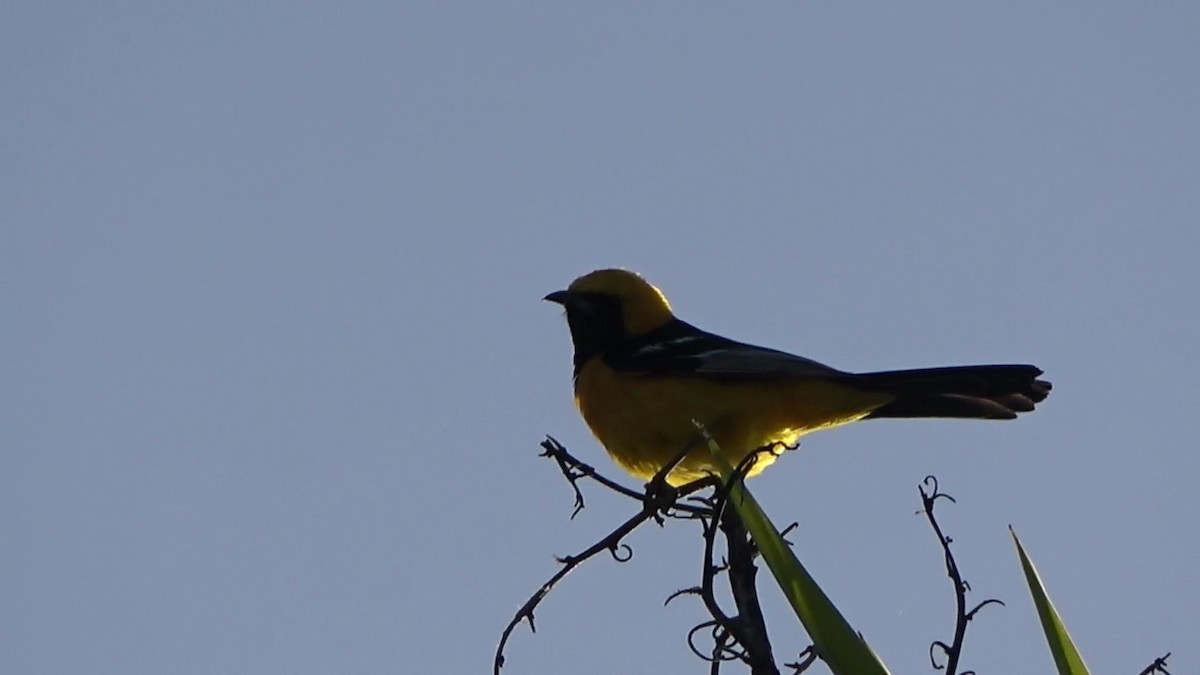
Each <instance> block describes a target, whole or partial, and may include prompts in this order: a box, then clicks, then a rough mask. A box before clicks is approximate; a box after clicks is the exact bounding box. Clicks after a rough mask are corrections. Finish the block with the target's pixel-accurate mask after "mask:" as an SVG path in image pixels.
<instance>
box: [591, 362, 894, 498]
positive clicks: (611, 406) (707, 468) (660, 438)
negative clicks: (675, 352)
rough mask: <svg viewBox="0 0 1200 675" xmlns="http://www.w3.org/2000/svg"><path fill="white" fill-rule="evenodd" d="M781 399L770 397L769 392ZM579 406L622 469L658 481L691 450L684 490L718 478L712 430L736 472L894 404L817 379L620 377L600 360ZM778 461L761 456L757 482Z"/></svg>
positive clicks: (674, 475) (676, 478) (677, 473)
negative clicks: (774, 450) (745, 462)
mask: <svg viewBox="0 0 1200 675" xmlns="http://www.w3.org/2000/svg"><path fill="white" fill-rule="evenodd" d="M768 391H769V392H771V394H773V395H766V396H765V395H764V392H768ZM575 392H576V396H575V402H576V404H577V405H578V406H579V411H580V413H582V415H583V418H584V420H586V421H587V424H588V426H589V427H591V429H592V433H594V434H595V435H596V438H597V439H598V440H599V441H600V443H601V444H603V445H604V447H605V449H607V450H608V454H609V455H610V456H611V457H612V458H613V461H615V462H616V463H617V464H618V465H619V466H620V467H621V468H622V469H624V470H625V471H627V472H629V473H630V474H632V475H633V476H635V477H637V478H639V479H641V480H650V479H651V478H652V477H653V476H654V475H655V474H656V473H657V472H658V471H659V469H661V468H662V467H663V466H664V465H665V464H666V463H667V462H669V461H671V460H672V459H673V458H674V457H676V456H677V455H678V454H679V453H680V452H682V451H683V449H684V448H685V447H686V446H694V449H693V450H692V451H690V452H689V453H688V455H687V457H686V458H684V460H683V461H682V462H681V463H680V464H679V465H678V466H676V467H675V469H674V471H672V472H671V475H670V477H669V479H668V482H670V483H671V484H673V485H682V484H684V483H687V482H689V481H692V480H696V479H698V478H703V477H704V476H706V475H708V474H709V473H711V472H712V470H713V467H712V463H711V458H710V456H709V450H708V448H707V447H706V445H705V444H704V443H702V442H700V441H701V437H700V434H699V431H698V430H697V428H696V425H695V423H694V422H693V420H694V421H695V422H699V423H700V424H702V425H703V426H704V428H705V429H706V430H707V431H708V433H709V434H711V435H712V437H713V439H714V440H715V441H716V442H717V444H718V445H719V446H720V447H721V450H722V452H724V453H725V456H726V458H727V459H728V460H729V462H730V463H731V464H733V465H735V466H736V465H737V464H738V463H739V462H740V461H742V459H744V458H745V457H746V456H747V455H749V454H750V453H751V452H753V451H754V450H756V449H758V448H761V447H763V446H767V445H771V444H781V445H793V444H794V443H795V442H796V440H797V439H798V438H800V436H801V435H803V434H806V433H808V432H810V431H816V430H818V429H825V428H828V427H834V426H838V425H842V424H848V423H850V422H854V421H857V420H860V419H862V418H863V417H865V416H866V415H868V414H869V413H870V412H871V411H872V410H874V409H875V408H878V407H879V406H881V405H883V404H884V403H887V402H888V401H890V400H892V396H891V395H889V394H880V393H873V392H864V391H860V390H857V389H853V388H850V387H846V386H843V385H839V384H835V383H832V382H829V381H825V380H818V379H815V378H791V379H788V380H774V381H742V382H721V381H715V380H710V379H705V378H700V377H653V376H628V375H623V376H621V377H617V376H615V375H614V373H613V372H612V371H611V370H610V369H609V368H607V367H604V365H603V363H602V362H601V361H600V360H599V359H593V360H592V361H591V362H589V363H588V364H586V365H585V366H584V367H583V369H582V370H581V371H580V373H579V378H578V379H577V381H576V386H575ZM773 461H775V455H773V454H771V453H765V452H764V453H759V455H758V459H757V460H756V462H755V464H754V466H753V467H752V468H751V469H750V472H749V473H750V475H754V474H756V473H758V472H760V471H762V470H763V469H764V468H766V467H767V466H768V465H769V464H771V463H772V462H773Z"/></svg>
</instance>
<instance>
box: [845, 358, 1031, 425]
mask: <svg viewBox="0 0 1200 675" xmlns="http://www.w3.org/2000/svg"><path fill="white" fill-rule="evenodd" d="M1041 374H1042V371H1041V369H1040V368H1037V367H1036V366H1030V365H998V366H952V367H948V368H922V369H918V370H889V371H884V372H878V373H861V374H856V375H852V376H851V379H850V384H852V385H853V386H855V387H858V388H860V389H865V390H869V391H878V392H884V393H888V394H892V395H894V396H895V397H896V399H895V400H894V401H891V402H890V403H887V404H884V405H883V406H880V407H879V408H877V409H875V410H874V411H873V412H872V413H871V414H870V415H868V416H867V417H868V418H873V417H961V418H970V419H1012V418H1014V417H1016V416H1017V413H1023V412H1029V411H1031V410H1033V409H1034V407H1035V406H1036V405H1037V403H1039V402H1040V401H1042V400H1044V399H1045V398H1046V397H1047V396H1048V395H1049V394H1050V389H1051V385H1050V383H1049V382H1047V381H1045V380H1039V379H1037V378H1038V376H1039V375H1041Z"/></svg>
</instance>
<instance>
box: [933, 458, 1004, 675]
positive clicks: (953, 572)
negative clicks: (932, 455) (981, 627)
mask: <svg viewBox="0 0 1200 675" xmlns="http://www.w3.org/2000/svg"><path fill="white" fill-rule="evenodd" d="M921 483H922V484H921V485H919V486H917V490H918V491H919V492H920V493H921V504H922V506H923V509H922V510H923V512H924V513H925V517H926V518H928V519H929V524H930V525H931V526H932V527H933V531H934V534H936V535H937V538H938V543H939V544H941V546H942V552H943V554H944V556H945V560H946V574H947V575H948V576H949V577H950V581H951V582H952V583H953V584H954V599H955V607H956V611H955V621H954V639H953V640H952V641H951V643H950V644H946V643H945V642H942V641H941V640H934V641H933V642H932V643H930V645H929V663H930V665H932V666H933V669H934V670H945V671H946V672H947V674H948V675H973V671H964V672H962V673H961V674H960V673H959V671H958V662H959V659H960V657H961V656H962V647H963V640H964V639H965V638H966V635H967V623H968V622H970V621H971V619H973V618H975V614H977V613H978V612H979V610H981V609H983V608H984V607H986V606H987V605H990V604H992V603H995V604H998V605H1003V604H1004V603H1003V602H1002V601H1000V600H997V599H995V598H990V599H988V600H984V601H983V602H981V603H979V604H978V605H975V606H974V607H972V608H971V609H970V610H968V609H967V593H968V592H969V591H970V590H971V585H970V584H968V583H967V582H966V581H965V580H963V578H962V574H961V573H959V571H958V562H957V561H955V560H954V554H953V553H952V552H951V551H950V544H952V543H953V542H954V540H953V539H952V538H950V537H948V536H946V535H945V534H944V533H943V532H942V527H941V525H940V524H938V521H937V517H936V516H934V514H933V507H934V505H935V504H936V503H937V500H939V499H946V500H949V501H950V502H954V501H955V499H954V498H953V497H951V496H950V495H948V494H945V493H943V492H941V491H940V490H939V489H938V481H937V478H936V477H934V476H926V477H925V480H923V481H921ZM926 487H929V491H928V492H926V491H925V488H926ZM935 649H937V650H941V652H942V655H943V656H945V657H946V663H945V665H942V664H939V663H938V661H937V655H936V654H935V653H934V650H935Z"/></svg>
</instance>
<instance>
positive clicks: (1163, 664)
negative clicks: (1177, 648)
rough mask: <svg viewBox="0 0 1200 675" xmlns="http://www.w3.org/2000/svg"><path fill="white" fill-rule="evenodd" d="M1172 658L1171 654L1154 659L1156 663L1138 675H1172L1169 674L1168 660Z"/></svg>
mask: <svg viewBox="0 0 1200 675" xmlns="http://www.w3.org/2000/svg"><path fill="white" fill-rule="evenodd" d="M1169 658H1171V652H1167V653H1166V654H1164V655H1162V656H1160V657H1158V658H1157V659H1154V663H1151V664H1150V665H1148V666H1146V669H1145V670H1143V671H1142V672H1140V673H1138V675H1153V673H1162V674H1163V675H1171V673H1169V672H1167V659H1169Z"/></svg>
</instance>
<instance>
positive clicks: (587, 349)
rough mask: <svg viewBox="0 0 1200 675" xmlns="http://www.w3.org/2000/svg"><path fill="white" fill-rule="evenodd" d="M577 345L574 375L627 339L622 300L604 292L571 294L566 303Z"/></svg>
mask: <svg viewBox="0 0 1200 675" xmlns="http://www.w3.org/2000/svg"><path fill="white" fill-rule="evenodd" d="M563 304H564V306H565V307H566V309H567V324H568V325H570V327H571V341H572V342H573V343H574V344H575V374H576V375H578V374H579V370H580V369H581V368H583V364H585V363H587V361H588V360H589V359H591V358H592V357H593V356H599V355H601V354H604V353H605V352H607V351H609V350H610V349H612V348H614V347H616V346H617V345H619V344H621V343H622V342H623V341H624V340H625V339H626V337H627V336H626V334H625V323H624V319H623V317H622V315H621V301H620V300H619V299H617V298H616V297H614V296H611V295H605V294H603V293H582V292H581V293H572V294H571V296H570V298H569V299H568V300H567V301H566V302H565V303H563Z"/></svg>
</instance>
